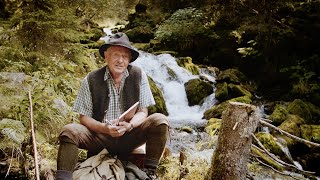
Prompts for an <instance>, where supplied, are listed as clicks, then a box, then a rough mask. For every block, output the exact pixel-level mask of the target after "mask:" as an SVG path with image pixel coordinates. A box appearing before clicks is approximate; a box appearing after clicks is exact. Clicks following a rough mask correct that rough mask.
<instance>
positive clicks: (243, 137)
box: [208, 102, 260, 180]
mask: <svg viewBox="0 0 320 180" xmlns="http://www.w3.org/2000/svg"><path fill="white" fill-rule="evenodd" d="M259 119H260V112H259V110H258V108H256V107H255V106H253V105H249V104H244V103H237V102H230V103H229V106H228V108H227V109H226V111H225V112H224V113H223V115H222V124H221V128H220V134H219V137H218V144H217V148H216V150H215V152H214V154H213V156H212V161H211V162H212V165H211V168H210V171H209V174H208V178H209V179H213V180H221V179H231V180H234V179H246V174H247V171H248V169H247V162H248V159H249V157H250V149H251V143H252V137H251V133H254V132H255V130H256V128H257V124H258V122H259Z"/></svg>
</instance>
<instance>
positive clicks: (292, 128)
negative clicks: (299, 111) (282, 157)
mask: <svg viewBox="0 0 320 180" xmlns="http://www.w3.org/2000/svg"><path fill="white" fill-rule="evenodd" d="M303 123H305V121H304V120H303V119H302V118H301V117H299V116H297V115H292V114H289V115H288V116H287V119H286V120H285V121H284V122H283V123H281V125H280V126H279V128H280V129H282V130H284V131H286V132H288V133H290V134H293V135H295V136H297V137H301V130H300V125H301V124H303ZM280 136H281V137H282V138H283V139H285V140H286V142H287V145H288V147H289V148H290V147H292V146H293V145H295V144H296V143H297V141H296V140H295V139H292V138H289V137H287V136H285V135H280Z"/></svg>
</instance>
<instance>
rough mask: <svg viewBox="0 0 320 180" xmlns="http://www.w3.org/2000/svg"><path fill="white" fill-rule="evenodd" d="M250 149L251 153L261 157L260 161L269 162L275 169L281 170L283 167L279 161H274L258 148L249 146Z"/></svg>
mask: <svg viewBox="0 0 320 180" xmlns="http://www.w3.org/2000/svg"><path fill="white" fill-rule="evenodd" d="M251 151H252V153H254V154H256V155H258V156H259V157H261V158H262V161H264V162H265V163H267V164H269V165H270V166H272V167H274V168H275V169H277V170H280V171H282V170H283V167H282V166H280V165H279V163H277V162H275V161H274V160H273V159H272V158H270V157H269V156H268V155H266V154H264V153H263V152H261V151H260V150H259V149H257V148H255V147H251Z"/></svg>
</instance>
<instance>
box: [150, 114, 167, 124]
mask: <svg viewBox="0 0 320 180" xmlns="http://www.w3.org/2000/svg"><path fill="white" fill-rule="evenodd" d="M149 118H150V123H151V125H152V126H159V125H161V124H165V125H167V126H168V125H169V124H168V118H167V116H165V115H163V114H161V113H154V114H152V115H150V116H149Z"/></svg>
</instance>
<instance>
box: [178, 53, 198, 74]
mask: <svg viewBox="0 0 320 180" xmlns="http://www.w3.org/2000/svg"><path fill="white" fill-rule="evenodd" d="M177 63H178V65H179V66H181V67H184V68H185V69H187V70H188V71H190V72H191V73H192V74H193V75H199V70H200V69H199V67H198V66H197V65H195V64H193V63H192V58H191V57H180V58H178V59H177Z"/></svg>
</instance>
